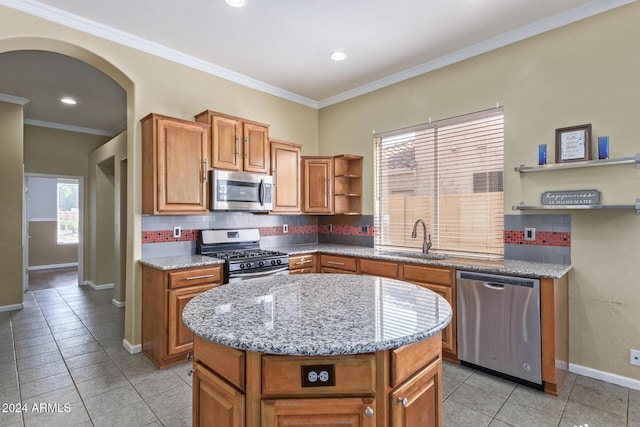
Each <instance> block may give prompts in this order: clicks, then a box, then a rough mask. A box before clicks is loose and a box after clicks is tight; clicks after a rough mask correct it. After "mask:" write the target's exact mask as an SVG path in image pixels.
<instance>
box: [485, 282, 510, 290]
mask: <svg viewBox="0 0 640 427" xmlns="http://www.w3.org/2000/svg"><path fill="white" fill-rule="evenodd" d="M482 285H483V286H484V287H485V288H488V289H493V290H496V291H503V290H504V288H505V285H501V284H500V283H491V282H482Z"/></svg>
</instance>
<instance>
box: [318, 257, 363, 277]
mask: <svg viewBox="0 0 640 427" xmlns="http://www.w3.org/2000/svg"><path fill="white" fill-rule="evenodd" d="M357 262H358V261H357V259H356V258H354V257H349V256H341V255H329V254H320V272H321V273H341V274H356V272H357V271H358V270H357Z"/></svg>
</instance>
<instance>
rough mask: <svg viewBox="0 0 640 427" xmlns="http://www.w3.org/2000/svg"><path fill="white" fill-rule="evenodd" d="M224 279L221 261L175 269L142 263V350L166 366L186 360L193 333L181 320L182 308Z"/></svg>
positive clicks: (154, 361)
mask: <svg viewBox="0 0 640 427" xmlns="http://www.w3.org/2000/svg"><path fill="white" fill-rule="evenodd" d="M222 282H223V277H222V264H219V265H212V266H204V267H192V268H182V269H176V270H160V269H156V268H153V267H150V266H148V265H143V266H142V351H143V352H144V354H146V355H147V356H148V357H149V358H150V359H151V360H152V361H153V363H155V364H156V365H157V366H158V367H160V368H165V367H167V366H171V365H175V364H177V363H182V362H185V361H186V360H187V354H188V353H189V352H191V351H192V350H193V333H192V332H191V331H190V330H189V329H188V328H187V327H186V326H185V325H184V323H183V322H182V310H183V309H184V306H185V305H186V304H187V303H188V302H189V301H191V299H192V298H193V297H195V296H197V295H199V294H201V293H202V292H204V291H208V290H209V289H211V288H214V287H216V286H220V285H221V284H222Z"/></svg>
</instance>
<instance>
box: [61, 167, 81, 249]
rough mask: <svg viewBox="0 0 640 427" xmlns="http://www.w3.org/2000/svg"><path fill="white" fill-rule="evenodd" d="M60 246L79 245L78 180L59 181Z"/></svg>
mask: <svg viewBox="0 0 640 427" xmlns="http://www.w3.org/2000/svg"><path fill="white" fill-rule="evenodd" d="M57 200H58V203H57V212H58V244H59V245H60V244H68V243H78V180H77V179H58V197H57Z"/></svg>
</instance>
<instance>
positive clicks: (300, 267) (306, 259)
mask: <svg viewBox="0 0 640 427" xmlns="http://www.w3.org/2000/svg"><path fill="white" fill-rule="evenodd" d="M316 271H317V270H316V254H305V255H294V256H290V257H289V274H303V273H315V272H316Z"/></svg>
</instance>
